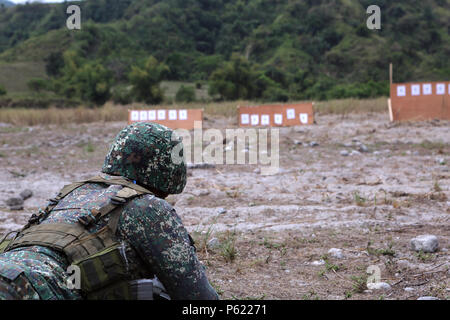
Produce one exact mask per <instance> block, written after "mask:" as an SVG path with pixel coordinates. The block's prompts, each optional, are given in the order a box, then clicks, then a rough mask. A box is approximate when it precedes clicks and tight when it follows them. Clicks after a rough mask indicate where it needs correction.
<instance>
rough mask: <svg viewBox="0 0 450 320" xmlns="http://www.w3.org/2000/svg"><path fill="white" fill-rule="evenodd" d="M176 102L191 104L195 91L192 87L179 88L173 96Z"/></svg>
mask: <svg viewBox="0 0 450 320" xmlns="http://www.w3.org/2000/svg"><path fill="white" fill-rule="evenodd" d="M175 100H176V101H177V102H193V101H195V89H194V88H193V87H185V86H183V85H182V86H181V87H180V89H178V91H177V94H176V96H175Z"/></svg>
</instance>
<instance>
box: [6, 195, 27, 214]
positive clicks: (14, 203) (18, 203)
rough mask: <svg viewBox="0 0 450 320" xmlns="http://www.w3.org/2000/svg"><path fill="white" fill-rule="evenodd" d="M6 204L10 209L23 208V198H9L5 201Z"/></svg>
mask: <svg viewBox="0 0 450 320" xmlns="http://www.w3.org/2000/svg"><path fill="white" fill-rule="evenodd" d="M5 203H6V205H7V206H8V207H9V209H10V210H14V211H16V210H23V199H22V198H9V199H8V200H6V201H5Z"/></svg>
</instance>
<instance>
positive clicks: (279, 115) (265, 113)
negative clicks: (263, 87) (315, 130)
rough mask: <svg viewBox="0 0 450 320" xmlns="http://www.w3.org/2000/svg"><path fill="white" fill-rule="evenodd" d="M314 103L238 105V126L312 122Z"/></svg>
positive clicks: (293, 124)
mask: <svg viewBox="0 0 450 320" xmlns="http://www.w3.org/2000/svg"><path fill="white" fill-rule="evenodd" d="M313 105H314V103H312V102H310V103H297V104H284V105H263V106H239V107H238V117H239V118H238V123H239V126H240V127H289V126H300V125H310V124H313V123H314V109H313Z"/></svg>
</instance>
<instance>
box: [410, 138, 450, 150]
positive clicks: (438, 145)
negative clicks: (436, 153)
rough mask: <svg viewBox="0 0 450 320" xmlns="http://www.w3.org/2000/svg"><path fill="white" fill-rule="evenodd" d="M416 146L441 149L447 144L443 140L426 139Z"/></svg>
mask: <svg viewBox="0 0 450 320" xmlns="http://www.w3.org/2000/svg"><path fill="white" fill-rule="evenodd" d="M416 146H418V147H421V148H424V149H427V150H436V149H438V150H440V149H444V148H445V147H446V146H447V144H445V143H443V142H432V141H429V140H424V141H422V142H421V143H419V144H417V145H416Z"/></svg>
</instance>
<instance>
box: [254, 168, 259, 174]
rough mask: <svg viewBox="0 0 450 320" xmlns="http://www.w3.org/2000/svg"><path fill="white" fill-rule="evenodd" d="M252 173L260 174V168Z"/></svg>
mask: <svg viewBox="0 0 450 320" xmlns="http://www.w3.org/2000/svg"><path fill="white" fill-rule="evenodd" d="M253 173H256V174H260V173H261V169H260V168H256V169H255V170H253Z"/></svg>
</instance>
